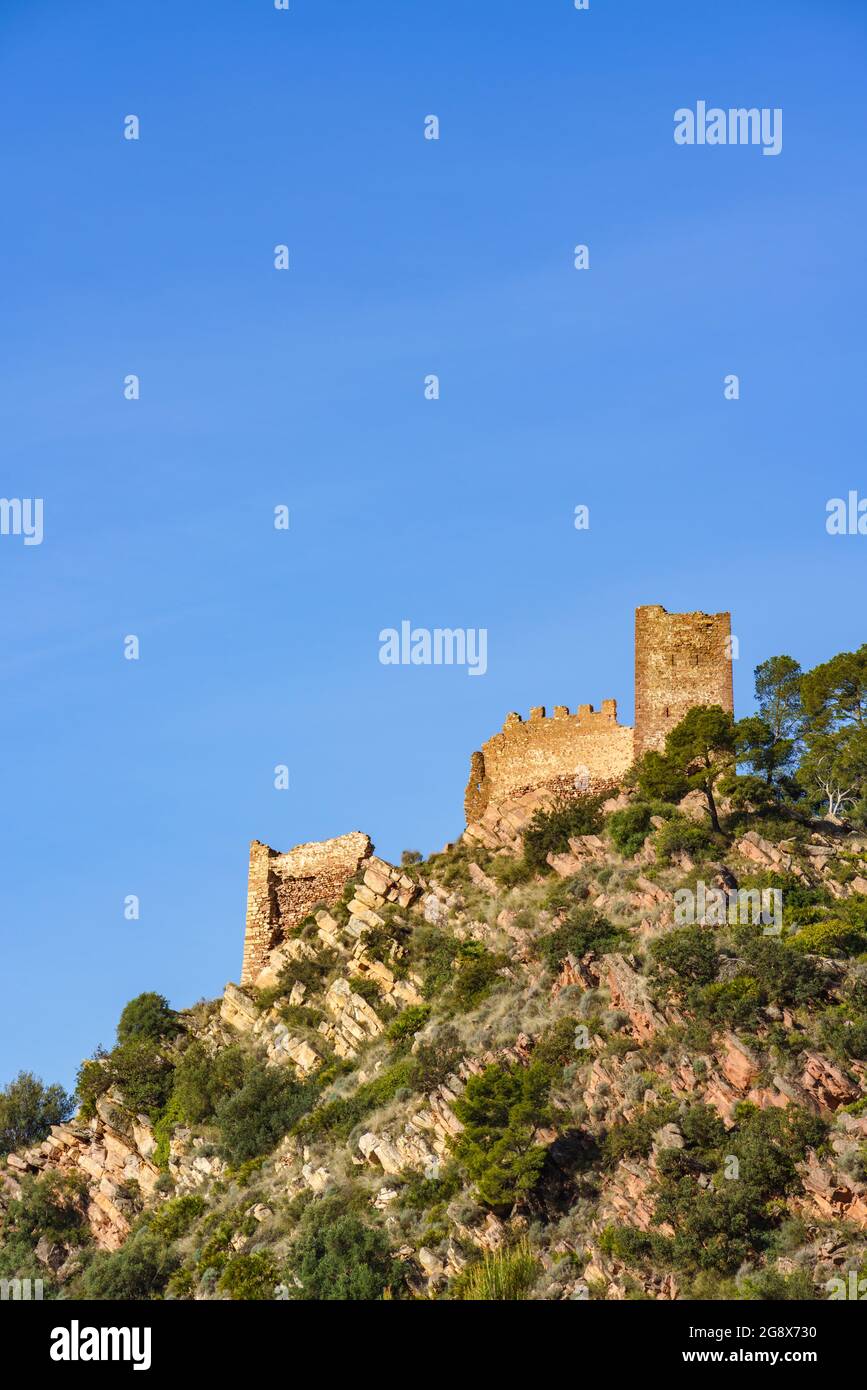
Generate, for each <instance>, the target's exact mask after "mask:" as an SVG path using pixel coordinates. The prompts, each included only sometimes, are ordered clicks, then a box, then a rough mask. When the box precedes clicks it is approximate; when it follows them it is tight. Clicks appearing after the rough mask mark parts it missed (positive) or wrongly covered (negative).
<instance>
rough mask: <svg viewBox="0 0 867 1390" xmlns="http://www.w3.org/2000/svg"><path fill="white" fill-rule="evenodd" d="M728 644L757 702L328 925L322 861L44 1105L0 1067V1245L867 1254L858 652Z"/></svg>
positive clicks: (78, 1255) (598, 1254)
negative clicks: (267, 932) (231, 946)
mask: <svg viewBox="0 0 867 1390" xmlns="http://www.w3.org/2000/svg"><path fill="white" fill-rule="evenodd" d="M756 676H757V681H756V694H757V705H758V710H757V713H756V715H754V716H751V717H750V718H748V719H745V720H741V721H739V722H735V721H734V720H733V719H732V718H731V716H730V715H728V714H726V713H725V712H724V711H723V710H721V709H719V708H715V707H711V708H704V707H702V708H696V709H693V710H691V711H690V712H689V714H688V715H687V716H686V718H685V719H684V720H683V721H682V722H681V723H680V724H679V725H678V726H677V728H676V729H674V730H672V732H671V733H670V734H669V736H668V739H667V741H666V746H665V748H664V750H662V751H658V752H653V753H649V754H647V755H646V756H645V757H644V758H643V759H642V761H641V762H640V763H639V764H638V765H637V766H636V767H635V768H633V770H632V772H631V774H630V775H629V777H628V778H627V779H626V781H625V783H624V785H623V786H622V787H620V788H616V787H611V788H608V789H606V790H605V791H604V792H599V793H594V794H579V793H575V794H574V795H569V796H563V795H562V794H561V795H559V796H557V797H554V798H553V799H551V798H548V800H547V801H546V802H545V804H542V805H540V806H539V808H538V809H537V810H536V812H535V815H534V816H533V817H532V820H531V822H530V824H529V825H528V826H527V827H526V828H525V830H524V833H523V834H522V835H518V834H517V833H515V834H512V835H511V838H510V835H509V831H508V827H507V826H506V828H505V829H503V831H502V837H501V840H500V841H496V840H494V841H493V842H492V843H491V844H490V845H487V846H486V845H485V844H483V843H480V842H478V841H477V840H474V841H470V840H468V839H463V840H461V841H460V842H459V843H458V844H456V845H453V846H450V847H448V848H447V849H446V850H445V851H444V852H443V853H441V854H437V855H433V856H431V857H430V858H428V859H427V860H421V859H420V856H419V855H418V854H417V852H415V851H411V852H407V854H406V855H405V856H404V859H405V863H404V865H403V870H402V871H403V873H404V874H406V875H407V876H408V877H409V878H410V879H411V880H412V882H413V884H414V885H415V888H416V890H417V891H416V894H415V897H414V900H413V901H412V902H411V904H410V905H409V906H408V907H406V908H398V907H397V906H396V905H395V904H393V903H388V904H386V905H381V904H380V905H379V906H377V907H376V910H375V912H374V913H373V914H372V921H371V922H368V923H367V924H366V925H364V926H363V929H362V930H359V929H358V928H359V924H357V923H356V924H355V930H353V929H352V927H353V924H352V923H351V922H350V919H349V912H348V909H347V908H346V905H345V904H346V903H348V902H349V901H350V900H351V898H352V889H353V886H350V889H349V890H348V891H347V894H346V897H345V902H344V903H343V904H338V905H337V906H333V905H332V907H331V908H330V909H329V910H325V909H324V908H322V909H320V910H317V911H316V912H314V913H313V914H312V915H311V916H310V917H309V918H308V919H306V920H305V921H304V922H302V923H301V924H300V925H299V927H298V928H297V930H296V932H295V933H294V934H293V937H292V939H291V941H290V942H289V943H288V949H287V950H286V951H284V953H283V954H282V955H281V956H280V959H279V962H278V963H277V964H278V965H279V969H277V967H276V966H275V971H274V972H273V982H272V983H269V984H268V986H267V988H265V987H263V988H259V989H255V988H253V987H250V988H248V989H246V990H244V991H240V990H238V989H236V988H235V987H231V986H230V987H227V993H226V997H225V999H224V1000H223V1001H219V1000H218V1001H212V1002H209V1003H201V1004H199V1005H197V1006H195V1008H193V1009H190V1010H187V1011H184V1012H181V1013H176V1012H174V1011H173V1010H172V1009H170V1008H169V1006H168V1004H167V1002H166V1000H165V999H163V998H162V997H161V996H160V995H158V994H154V993H148V994H143V995H140V996H139V997H138V998H137V999H135V1000H133V1001H131V1002H130V1003H129V1004H128V1005H127V1007H126V1008H125V1009H124V1011H123V1013H122V1016H121V1019H120V1021H119V1025H118V1031H117V1041H116V1044H115V1046H114V1047H113V1048H112V1049H111V1050H110V1051H100V1052H99V1053H97V1054H96V1055H95V1056H94V1057H93V1058H91V1059H90V1060H89V1061H87V1062H85V1063H84V1065H83V1066H82V1068H81V1071H80V1074H79V1077H78V1085H77V1094H76V1098H75V1103H76V1105H77V1113H76V1115H75V1118H74V1120H71V1121H70V1115H71V1112H72V1102H71V1100H70V1098H68V1097H66V1096H64V1095H63V1093H62V1091H61V1090H60V1088H57V1087H43V1086H42V1084H41V1083H39V1082H38V1081H37V1080H36V1079H35V1078H33V1077H31V1076H28V1075H27V1074H22V1076H20V1077H19V1078H18V1079H17V1081H15V1082H13V1083H12V1084H11V1085H10V1086H9V1087H8V1088H7V1090H6V1092H5V1093H3V1095H2V1096H0V1153H2V1154H4V1155H6V1157H5V1160H3V1161H2V1165H0V1182H2V1183H3V1184H4V1189H3V1193H2V1196H0V1276H2V1277H4V1278H8V1277H40V1278H42V1279H43V1280H44V1281H45V1285H46V1295H47V1296H58V1295H60V1294H62V1296H63V1297H83V1298H91V1299H103V1298H128V1299H150V1298H173V1299H193V1298H196V1299H211V1298H217V1299H220V1298H228V1299H266V1298H280V1299H290V1300H294V1299H301V1300H320V1299H355V1300H369V1299H380V1298H390V1299H402V1298H413V1297H424V1298H445V1299H491V1298H493V1299H543V1300H544V1299H547V1300H550V1299H564V1298H565V1299H568V1298H584V1297H589V1298H591V1299H594V1298H602V1299H605V1298H609V1299H610V1298H675V1297H694V1298H705V1299H714V1298H718V1299H719V1298H725V1299H757V1298H773V1299H779V1298H826V1297H828V1296H829V1291H830V1290H831V1289H832V1288H833V1285H831V1283H830V1281H832V1280H834V1279H836V1278H840V1277H841V1276H844V1277H845V1275H846V1274H847V1273H848V1272H849V1271H852V1270H854V1271H857V1272H858V1273H859V1276H864V1275H865V1274H867V1096H865V1090H864V1079H865V1076H867V833H864V832H865V827H867V744H865V738H867V735H865V713H867V648H862V649H861V650H860V651H859V652H856V653H851V654H843V655H841V656H838V657H836V658H834V659H833V660H832V661H830V662H827V663H825V664H824V665H822V666H820V667H817V668H816V670H814V671H812V672H809V673H807V674H803V673H802V672H801V671H800V669H799V668H798V667H797V664H796V663H795V662H793V661H792V660H791V659H790V658H787V657H777V658H773V659H772V660H771V661H769V662H766V663H765V664H764V665H763V666H761V667H759V668H758V671H757V673H756ZM715 894H716V897H714V895H715ZM722 894H725V895H726V896H725V898H722ZM763 894H764V897H762V895H763ZM775 895H778V896H775ZM720 901H722V902H723V903H724V910H723V911H722V912H720V911H719V903H720ZM690 903H693V904H695V910H694V911H693V912H692V915H690V911H689V904H690ZM756 904H762V905H763V906H764V907H765V908H767V906H768V904H772V905H773V907H774V910H773V912H772V913H771V914H770V915H768V914H767V913H766V916H765V918H764V919H761V918H760V917H759V916H758V913H757V912H756V911H754V907H755V905H756ZM711 905H713V906H714V907H715V909H716V910H711Z"/></svg>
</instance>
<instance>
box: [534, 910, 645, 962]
mask: <svg viewBox="0 0 867 1390" xmlns="http://www.w3.org/2000/svg"><path fill="white" fill-rule="evenodd" d="M626 939H627V938H626V935H625V933H624V932H623V931H622V930H621V928H619V927H615V926H613V925H612V923H611V922H609V921H608V919H607V918H606V917H603V916H601V914H600V913H598V912H596V911H595V910H594V909H593V908H590V907H574V908H573V909H572V910H571V912H570V913H569V916H568V917H567V918H566V921H565V922H563V923H562V924H561V925H560V926H559V927H557V928H556V930H555V931H553V932H551V933H550V934H549V935H548V936H545V937H543V938H542V940H541V941H540V943H539V952H540V955H541V956H542V959H543V960H544V961H545V962H546V964H547V965H548V966H549V968H550V969H551V970H559V968H560V965H561V963H562V961H563V960H564V958H565V957H566V956H567V955H572V956H583V955H585V954H586V953H587V952H588V951H592V953H593V954H594V955H597V956H602V955H605V954H606V952H608V951H616V950H617V949H618V947H620V946H622V945H623V943H624V942H625V941H626Z"/></svg>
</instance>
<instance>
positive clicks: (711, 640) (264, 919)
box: [241, 604, 734, 984]
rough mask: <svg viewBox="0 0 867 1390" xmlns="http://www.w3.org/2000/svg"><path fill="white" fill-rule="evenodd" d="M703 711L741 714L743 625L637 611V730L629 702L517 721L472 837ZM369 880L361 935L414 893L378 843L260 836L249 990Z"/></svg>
mask: <svg viewBox="0 0 867 1390" xmlns="http://www.w3.org/2000/svg"><path fill="white" fill-rule="evenodd" d="M693 705H721V706H722V708H723V709H725V710H729V711H733V708H734V704H733V698H732V668H731V621H730V615H729V614H728V613H667V612H666V610H665V609H664V608H661V607H660V606H659V605H658V604H653V605H650V606H649V607H645V608H637V609H636V610H635V727H634V728H632V727H630V726H629V725H627V724H619V723H618V722H617V702H616V701H615V700H603V701H602V706H601V708H600V709H599V710H594V708H593V706H592V705H579V706H578V710H577V712H576V713H575V714H570V712H569V708H568V706H566V705H557V706H555V708H554V712H553V715H552V716H551V717H550V718H548V717H547V716H546V713H545V709H544V708H543V707H541V706H540V707H538V708H536V709H532V710H531V711H530V717H529V719H528V720H524V719H522V718H521V716H520V715H519V714H509V715H507V716H506V722H505V724H504V725H503V728H502V730H501V731H500V732H499V733H497V734H494V735H493V737H492V738H489V739H488V741H487V742H486V743H484V744H483V745H482V748H481V749H480V750H479V751H478V752H475V753H473V755H472V758H471V761H470V778H469V783H468V785H467V789H466V793H465V797H464V809H465V812H466V823H467V829H466V831H465V834H466V836H467V838H468V839H470V840H475V841H479V842H480V843H482V844H485V845H487V846H488V847H489V848H491V849H497V848H498V847H499V846H500V845H501V844H502V843H503V840H502V837H501V835H500V833H499V830H498V826H500V825H501V824H502V823H503V821H507V822H508V828H509V830H510V831H514V830H517V829H520V828H521V827H522V826H523V825H524V824H526V823H527V821H528V820H529V818H530V816H531V815H532V812H533V810H534V809H535V807H536V806H538V805H539V804H541V803H542V802H543V801H544V800H545V798H546V797H550V795H551V793H552V792H554V791H556V790H558V789H560V788H562V787H563V786H564V785H565V786H569V787H573V788H574V787H575V786H576V785H579V786H580V785H586V786H588V787H592V786H596V787H603V786H605V785H606V784H609V783H613V782H617V781H618V779H619V778H621V777H622V776H623V774H624V773H625V772H626V771H627V769H628V768H629V767H631V765H632V763H633V762H634V761H635V760H636V759H637V758H639V757H640V756H641V755H642V754H643V753H645V752H647V751H648V749H653V748H662V747H663V745H664V743H665V736H666V734H667V733H668V731H669V730H670V729H672V728H674V726H675V725H676V724H677V723H678V722H679V721H680V720H681V719H682V718H683V716H684V715H685V714H686V712H687V710H689V709H691V708H692V707H693ZM359 877H360V878H361V880H362V881H361V882H360V883H359V884H358V886H357V887H356V889H355V894H354V898H353V901H352V902H351V903H350V904H349V908H350V912H351V913H352V917H351V919H350V920H351V922H352V921H357V923H358V928H359V931H361V930H363V928H364V926H365V925H375V924H376V922H377V921H380V920H381V919H380V918H379V917H378V916H377V908H381V907H382V906H383V905H384V904H385V903H387V902H397V903H398V904H399V905H405V903H406V902H407V901H409V899H410V898H411V896H412V893H413V889H414V885H413V884H412V881H411V880H410V879H409V878H407V876H406V875H404V874H402V873H401V871H400V870H399V869H395V868H393V867H392V866H391V865H389V864H387V863H386V862H385V861H384V860H381V859H378V858H376V857H375V856H374V855H373V845H372V844H371V842H370V840H369V838H368V836H367V835H363V834H361V833H360V832H358V831H354V832H353V833H352V834H349V835H342V836H340V837H339V838H338V839H334V840H324V841H320V842H318V843H313V844H305V845H298V846H296V847H295V849H292V850H289V851H288V852H287V853H285V854H281V853H279V852H278V851H276V850H273V849H271V848H269V846H268V845H264V844H261V843H260V842H259V841H258V840H254V841H253V844H252V846H251V849H250V869H249V879H248V889H247V924H246V933H245V938H244V965H243V973H242V976H241V982H242V984H245V983H248V982H252V981H253V980H255V979H256V978H257V977H258V976H260V975H261V973H262V971H263V970H264V969H265V968H266V967H267V966H268V964H269V960H271V961H272V964H273V963H274V962H273V960H272V957H273V955H274V953H275V952H277V953H279V950H280V947H281V945H282V943H283V942H284V940H285V937H286V934H287V933H288V932H289V931H290V930H291V929H292V928H293V927H294V926H297V925H298V923H299V922H301V921H303V920H304V918H305V917H307V916H309V915H310V913H311V912H312V911H313V909H314V908H316V907H317V906H320V907H321V906H322V905H323V904H326V905H332V904H334V903H335V902H336V901H337V900H338V899H339V898H340V897H341V895H342V893H343V890H344V888H345V886H346V884H347V883H349V882H350V881H352V880H353V879H358V878H359Z"/></svg>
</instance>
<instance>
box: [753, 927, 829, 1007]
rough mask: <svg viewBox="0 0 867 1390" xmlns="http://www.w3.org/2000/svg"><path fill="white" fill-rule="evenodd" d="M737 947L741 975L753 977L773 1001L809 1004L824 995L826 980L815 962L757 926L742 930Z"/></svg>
mask: <svg viewBox="0 0 867 1390" xmlns="http://www.w3.org/2000/svg"><path fill="white" fill-rule="evenodd" d="M735 946H736V949H737V952H738V955H739V957H740V959H741V963H742V969H741V973H742V974H744V975H751V976H752V977H753V979H754V980H755V981H756V982H757V984H758V986H759V988H760V990H761V991H762V995H763V997H764V998H765V999H766V1000H768V1001H769V1002H771V1003H773V1004H779V1005H784V1004H790V1005H791V1004H806V1003H808V1002H809V1001H810V1000H811V999H815V998H816V997H817V995H819V994H821V992H822V989H823V988H824V981H823V978H822V975H821V974H820V973H819V971H818V969H817V968H816V965H815V964H814V962H813V961H811V960H809V959H808V958H807V957H805V956H803V955H802V954H801V953H800V952H799V951H791V950H789V949H788V948H787V947H786V946H783V945H782V944H781V943H780V942H779V941H778V940H777V939H776V937H772V936H765V935H764V934H763V933H762V932H759V931H757V930H756V928H755V927H746V926H745V927H739V928H737V929H736V931H735Z"/></svg>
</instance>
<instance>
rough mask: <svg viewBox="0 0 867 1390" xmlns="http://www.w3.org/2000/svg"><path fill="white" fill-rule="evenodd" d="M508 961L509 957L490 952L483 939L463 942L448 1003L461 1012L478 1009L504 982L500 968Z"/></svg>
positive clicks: (459, 948)
mask: <svg viewBox="0 0 867 1390" xmlns="http://www.w3.org/2000/svg"><path fill="white" fill-rule="evenodd" d="M508 963H509V957H508V956H506V955H502V954H495V953H494V952H493V951H489V950H488V949H487V947H486V946H483V945H482V943H481V941H473V940H470V941H462V942H460V944H459V946H458V950H457V954H456V956H455V967H456V968H455V971H454V974H453V977H452V982H451V986H450V988H449V989H448V991H447V992H446V999H447V1002H448V1003H449V1004H451V1005H452V1006H453V1007H454V1008H455V1009H456V1010H457V1011H458V1012H459V1013H466V1012H468V1010H470V1009H474V1008H475V1007H476V1005H477V1004H480V1003H481V1001H482V1000H483V999H484V998H485V996H486V995H487V994H489V993H490V991H491V989H492V988H493V986H494V985H496V984H498V983H499V982H500V971H501V970H502V969H503V967H504V966H505V965H508Z"/></svg>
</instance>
